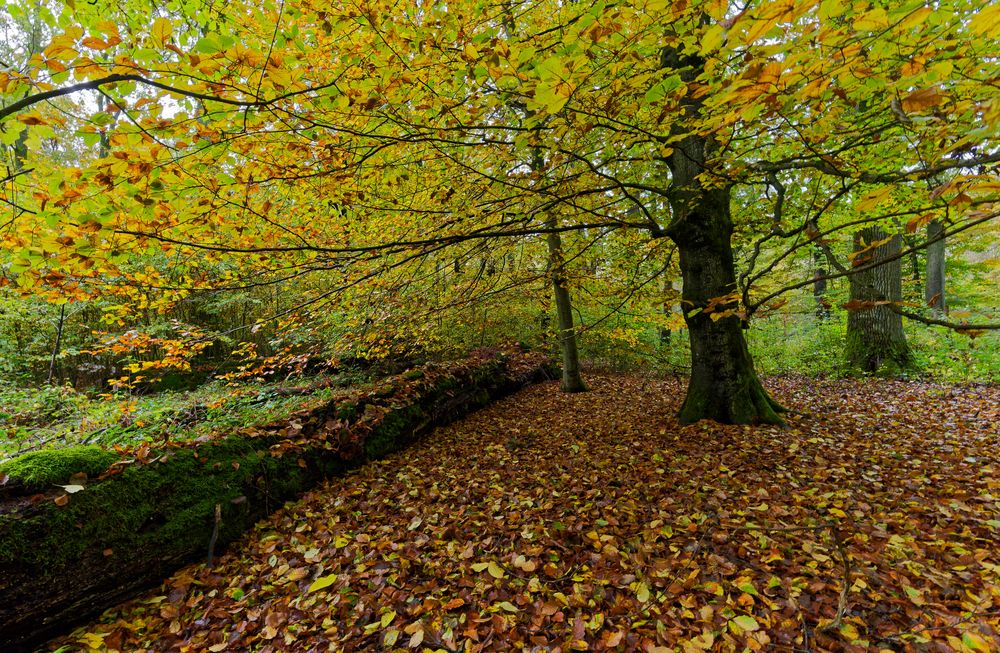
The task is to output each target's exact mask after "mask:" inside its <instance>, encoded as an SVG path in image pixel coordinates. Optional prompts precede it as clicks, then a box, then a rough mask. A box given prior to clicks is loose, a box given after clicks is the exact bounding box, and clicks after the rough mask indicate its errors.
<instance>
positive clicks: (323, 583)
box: [306, 574, 337, 593]
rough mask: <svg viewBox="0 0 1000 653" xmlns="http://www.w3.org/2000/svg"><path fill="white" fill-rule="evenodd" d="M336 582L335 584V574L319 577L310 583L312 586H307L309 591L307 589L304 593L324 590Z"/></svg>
mask: <svg viewBox="0 0 1000 653" xmlns="http://www.w3.org/2000/svg"><path fill="white" fill-rule="evenodd" d="M336 582H337V574H330V575H329V576H321V577H320V578H317V579H316V580H314V581H313V582H312V585H310V586H309V589H307V590H306V592H307V593H308V592H315V591H318V590H321V589H326V588H327V587H330V586H331V585H333V584H334V583H336Z"/></svg>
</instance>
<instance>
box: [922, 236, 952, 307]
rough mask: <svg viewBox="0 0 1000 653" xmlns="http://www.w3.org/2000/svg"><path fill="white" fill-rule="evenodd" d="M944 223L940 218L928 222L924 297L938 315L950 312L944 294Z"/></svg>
mask: <svg viewBox="0 0 1000 653" xmlns="http://www.w3.org/2000/svg"><path fill="white" fill-rule="evenodd" d="M942 233H944V224H943V223H942V222H941V221H940V220H931V221H930V222H929V223H927V240H928V241H930V243H929V244H928V245H927V273H926V275H925V276H926V280H925V285H924V299H925V300H926V301H927V305H928V306H930V307H931V308H932V309H934V314H935V315H937V316H941V315H944V314H946V313H947V312H948V303H947V301H946V300H945V294H944V279H945V277H944V265H945V252H944V239H943V238H941V234H942Z"/></svg>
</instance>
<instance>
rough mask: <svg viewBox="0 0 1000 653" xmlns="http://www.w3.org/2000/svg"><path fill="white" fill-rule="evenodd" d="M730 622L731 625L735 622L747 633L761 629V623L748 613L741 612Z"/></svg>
mask: <svg viewBox="0 0 1000 653" xmlns="http://www.w3.org/2000/svg"><path fill="white" fill-rule="evenodd" d="M729 624H730V625H733V624H735V625H736V626H737V627H738V628H739V629H740V630H741V631H743V632H745V633H752V632H753V631H755V630H759V629H760V624H758V623H757V620H756V619H754V618H753V617H751V616H750V615H746V614H741V615H740V616H738V617H736V618H735V619H731V620H730V621H729Z"/></svg>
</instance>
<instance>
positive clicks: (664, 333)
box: [659, 279, 674, 349]
mask: <svg viewBox="0 0 1000 653" xmlns="http://www.w3.org/2000/svg"><path fill="white" fill-rule="evenodd" d="M673 310H674V282H673V281H671V280H670V279H666V280H664V282H663V308H662V311H663V317H664V319H670V314H671V313H672V312H673ZM659 335H660V347H661V348H663V349H669V348H670V337H671V335H672V333H671V330H670V328H669V327H665V326H661V327H660V333H659Z"/></svg>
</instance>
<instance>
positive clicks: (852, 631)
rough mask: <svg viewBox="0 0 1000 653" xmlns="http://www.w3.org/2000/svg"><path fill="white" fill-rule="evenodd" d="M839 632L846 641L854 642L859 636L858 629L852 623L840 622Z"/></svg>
mask: <svg viewBox="0 0 1000 653" xmlns="http://www.w3.org/2000/svg"><path fill="white" fill-rule="evenodd" d="M840 634H841V635H843V636H844V638H845V639H846V640H847V641H848V642H854V641H856V640H858V639H860V638H861V635H860V634H859V633H858V629H857V627H855V626H854V624H841V626H840Z"/></svg>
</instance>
